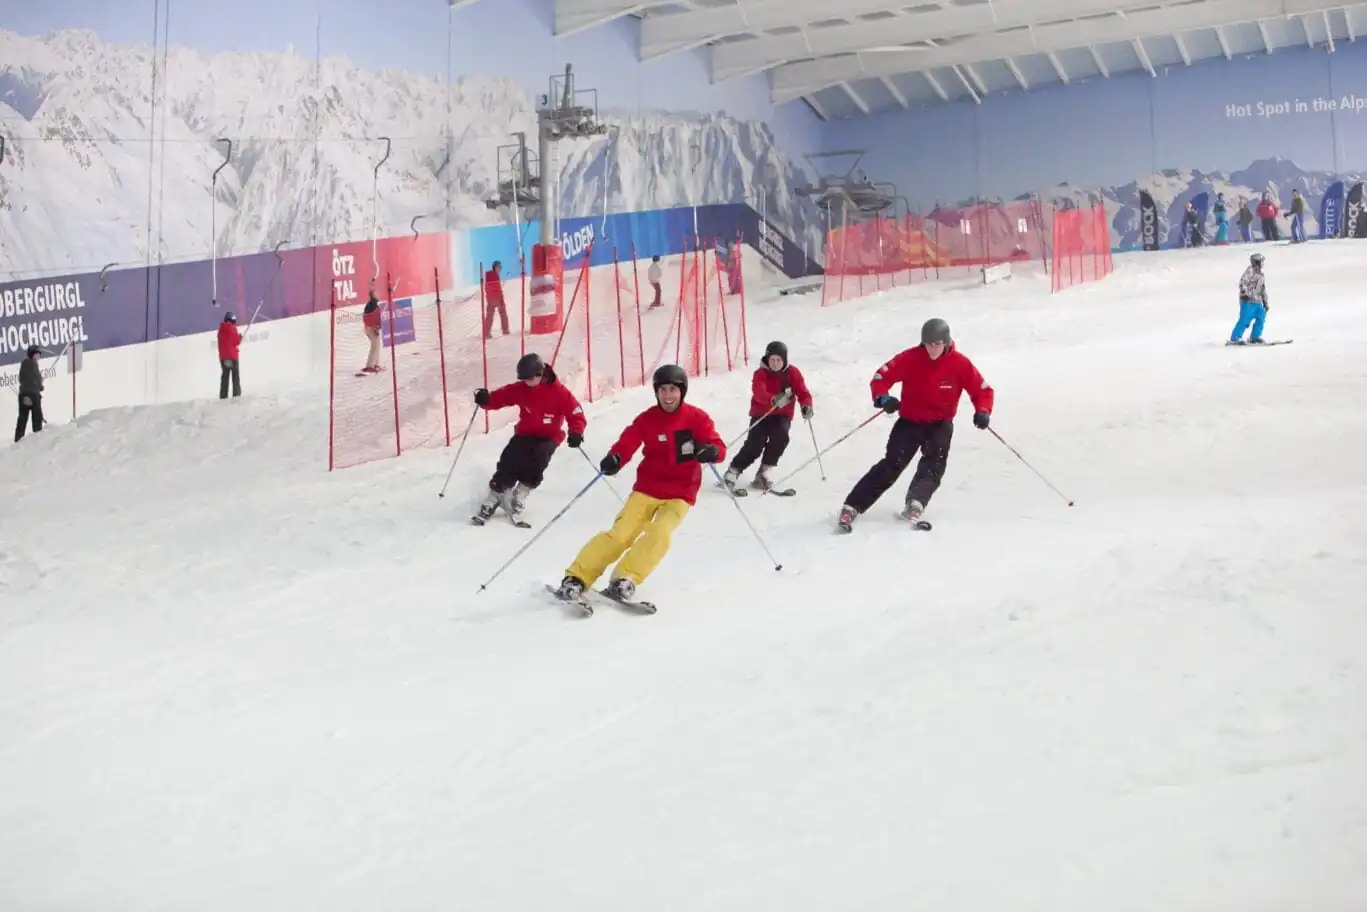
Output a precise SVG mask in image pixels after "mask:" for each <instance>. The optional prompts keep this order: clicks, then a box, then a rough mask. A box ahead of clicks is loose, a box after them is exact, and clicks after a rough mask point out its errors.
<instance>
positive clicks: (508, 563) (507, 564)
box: [475, 470, 603, 595]
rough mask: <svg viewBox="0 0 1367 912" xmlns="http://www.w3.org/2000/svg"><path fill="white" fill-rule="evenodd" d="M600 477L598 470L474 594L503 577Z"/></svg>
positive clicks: (600, 471) (601, 473)
mask: <svg viewBox="0 0 1367 912" xmlns="http://www.w3.org/2000/svg"><path fill="white" fill-rule="evenodd" d="M602 477H603V472H602V470H599V471H598V472H597V473H596V474H595V475H594V476H593V480H592V481H590V482H589V483H588V484H586V485H584V487H583V488H581V489H580V491H579V493H578V494H576V495H574V496H573V497H571V498H570V502H569V503H567V504H565V505H564V506H563V507H561V508H560V512H559V513H557V514H555V515H554V516H552V517H551V518H550V521H549V522H547V523H546V524H545V525H544V526H542V527H541V528H540V529H539V530H538V531H537V533H536V534H535V535H533V536H532V537H531V538H529V539H527V544H525V545H523V546H522V547H521V548H518V549H517V551H516V552H515V553H514V554H513V556H512V557H510V558H508V560H507V561H505V562H504V564H503V566H502V567H499V568H498V569H497V570H495V571H494V575H493V576H491V577H489V578H488V579H487V580H485V581H484V584H483V585H482V586H480V587H479V591H478V592H476V593H475V594H476V595H478V594H479V593H480V592H483V591H484V590H485V589H488V588H489V584H490V583H492V582H493V581H494V580H496V579H498V578H499V577H500V576H501V575H503V571H504V570H507V569H508V568H509V567H511V566H512V565H513V561H515V560H517V559H518V558H519V557H521V556H522V554H523V552H525V551H526V550H527V549H528V548H530V547H531V546H532V545H534V544H536V540H537V539H538V538H540V537H541V536H543V535H545V534H546V530H547V529H549V528H550V527H551V526H553V525H555V522H556V520H558V519H559V518H560V517H562V516H564V515H565V514H566V513H568V512H569V511H570V507H572V506H574V504H575V502H576V501H578V500H579V498H581V497H583V496H584V495H585V494H587V493H588V492H589V488H591V487H593V486H594V485H596V484H597V483H598V479H600V478H602Z"/></svg>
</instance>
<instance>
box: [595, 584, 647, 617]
mask: <svg viewBox="0 0 1367 912" xmlns="http://www.w3.org/2000/svg"><path fill="white" fill-rule="evenodd" d="M593 591H594V592H596V593H597V594H599V595H601V596H602V597H603V598H605V599H607V600H608V601H610V602H613V603H615V604H618V605H621V606H622V607H623V608H628V609H630V610H632V611H635V612H636V613H638V614H654V613H655V611H656V608H655V603H654V602H643V601H639V600H636V601H633V600H631V599H624V598H618V597H617V596H615V595H613V594H612V593H611V592H610V591H609V590H607V589H595V590H593Z"/></svg>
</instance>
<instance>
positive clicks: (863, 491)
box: [845, 418, 954, 513]
mask: <svg viewBox="0 0 1367 912" xmlns="http://www.w3.org/2000/svg"><path fill="white" fill-rule="evenodd" d="M953 437H954V422H953V421H930V422H920V421H908V420H907V419H905V418H898V419H897V423H896V424H894V425H893V426H892V431H891V432H890V433H889V434H888V452H887V455H885V456H884V457H883V458H882V459H880V460H879V461H878V462H876V463H874V465H873V467H872V468H871V469H869V470H868V471H867V472H865V473H864V477H863V478H861V479H859V481H858V482H856V483H855V486H854V490H852V491H850V495H849V496H848V497H846V498H845V503H846V504H847V505H849V506H851V507H854V508H855V509H856V510H858V511H859V512H860V513H867V512H868V510H869V508H870V507H872V506H873V505H874V504H875V503H876V502H877V501H878V498H880V497H882V496H883V495H884V494H885V493H886V492H887V490H888V488H890V487H892V486H893V485H894V484H896V483H897V479H898V478H900V477H901V475H902V473H903V472H904V471H906V468H907V466H909V465H911V460H912V459H913V458H915V456H916V452H917V451H918V450H919V451H920V453H921V460H920V462H918V463H917V464H916V474H915V475H913V476H912V478H911V486H910V487H909V488H907V496H906V499H907V500H917V501H920V502H921V505H922V506H926V505H927V504H929V503H930V498H931V496H932V495H933V494H934V493H935V491H936V490H937V489H938V488H939V487H940V480H941V479H942V478H944V477H945V466H947V465H948V464H949V444H950V441H951V439H952V438H953Z"/></svg>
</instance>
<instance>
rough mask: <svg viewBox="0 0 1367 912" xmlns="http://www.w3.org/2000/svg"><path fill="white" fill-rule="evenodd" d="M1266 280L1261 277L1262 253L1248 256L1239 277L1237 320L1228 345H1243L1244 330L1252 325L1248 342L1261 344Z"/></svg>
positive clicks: (1264, 317) (1264, 318) (1264, 314)
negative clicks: (1251, 332)
mask: <svg viewBox="0 0 1367 912" xmlns="http://www.w3.org/2000/svg"><path fill="white" fill-rule="evenodd" d="M1270 309H1271V308H1269V307H1268V305H1267V281H1266V279H1265V278H1264V277H1263V255H1262V254H1261V253H1255V254H1253V256H1251V257H1249V258H1248V268H1247V269H1245V270H1244V274H1243V275H1242V276H1240V277H1239V320H1238V322H1237V323H1235V324H1234V332H1232V333H1230V336H1229V344H1230V345H1243V344H1245V343H1244V331H1245V330H1246V329H1248V328H1249V326H1250V325H1252V327H1253V335H1252V336H1251V337H1250V338H1249V340H1248V344H1250V345H1262V344H1263V323H1264V322H1265V321H1266V320H1267V312H1268V310H1270Z"/></svg>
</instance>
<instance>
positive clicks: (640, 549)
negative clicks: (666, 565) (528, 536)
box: [555, 364, 726, 602]
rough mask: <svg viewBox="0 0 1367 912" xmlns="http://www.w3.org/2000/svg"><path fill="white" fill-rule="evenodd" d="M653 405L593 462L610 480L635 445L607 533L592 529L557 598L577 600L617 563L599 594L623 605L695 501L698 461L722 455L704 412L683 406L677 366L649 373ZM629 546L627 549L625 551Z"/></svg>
mask: <svg viewBox="0 0 1367 912" xmlns="http://www.w3.org/2000/svg"><path fill="white" fill-rule="evenodd" d="M652 383H653V385H654V387H655V404H654V405H653V406H651V407H650V408H648V409H646V410H645V411H644V412H642V413H641V414H639V415H637V416H636V420H634V421H633V422H631V424H629V425H628V426H627V428H626V429H625V430H624V431H622V436H621V437H620V438H618V440H617V442H616V443H614V444H613V445H612V447H611V449H609V450H608V453H607V455H606V456H604V457H603V461H602V463H601V464H600V466H599V467H600V468H601V469H602V470H603V474H604V475H616V474H617V473H618V472H619V471H620V470H621V468H622V465H623V464H624V463H625V462H627V461H628V460H630V459H631V457H632V456H633V455H634V454H635V452H636V450H637V449H638V448H639V449H640V450H641V464H640V466H639V467H638V468H637V469H636V484H635V485H634V486H633V487H632V489H631V494H630V495H629V496H628V497H627V501H626V504H625V505H624V506H623V507H622V510H621V512H620V513H618V514H617V518H616V519H615V520H613V523H612V528H611V529H610V530H608V531H607V532H599V533H598V534H597V535H595V536H594V537H593V538H592V539H590V540H589V542H588V544H586V545H584V547H583V549H582V550H580V552H579V555H578V556H577V557H576V558H575V559H574V563H572V564H570V566H569V569H567V570H566V571H565V578H564V579H563V580H561V581H560V588H559V589H558V590H556V592H555V594H556V597H557V598H560V599H562V600H564V601H567V602H574V601H580V600H581V599H582V597H583V593H584V590H585V589H587V588H588V587H589V586H592V585H593V584H594V582H595V581H596V580H597V579H598V577H600V576H602V575H603V571H604V570H606V569H607V566H608V564H611V563H612V562H613V561H615V560H617V558H619V557H621V556H622V552H624V551H625V552H626V556H625V557H622V560H621V561H620V562H619V563H618V564H617V566H616V567H615V568H614V569H613V572H612V581H611V582H610V583H609V584H608V588H607V589H606V590H604V591H603V594H604V595H607V596H608V597H610V598H613V599H616V600H618V601H628V602H629V601H630V600H631V599H632V597H633V596H634V595H635V592H636V587H637V586H639V585H641V583H643V582H645V580H646V577H648V576H649V575H650V574H651V572H652V571H654V569H655V568H656V567H657V566H659V564H660V561H661V560H663V559H664V556H665V554H666V552H668V551H669V541H670V537H671V536H672V535H673V533H674V530H675V529H676V528H678V526H679V523H680V522H682V521H683V518H684V517H685V516H686V515H688V511H689V509H690V508H691V507H692V506H693V505H694V503H696V502H697V497H698V488H699V486H700V485H701V484H702V464H703V463H715V462H719V461H721V460H722V459H724V458H725V457H726V443H725V442H724V441H723V440H722V439H721V437H720V436H718V434H717V428H716V426H715V425H714V424H713V423H712V418H711V416H709V415H708V414H707V412H705V411H703V410H702V409H700V408H698V407H697V406H693V405H688V404H686V403H685V402H684V397H685V396H686V395H687V394H688V374H686V373H685V372H684V369H683V368H682V367H679V366H678V365H677V364H666V365H664V366H662V367H660V368H659V369H657V370H656V371H655V375H654V377H653V378H652ZM628 549H629V550H628Z"/></svg>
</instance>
